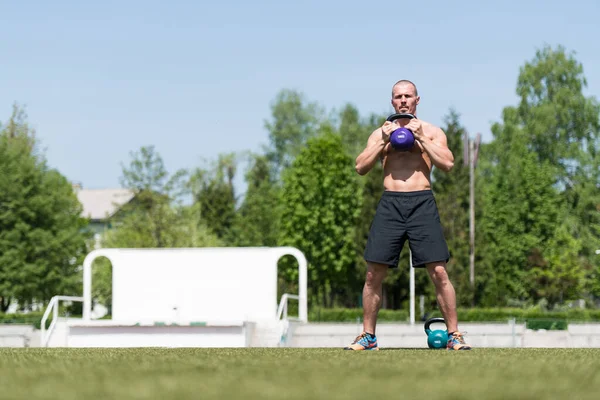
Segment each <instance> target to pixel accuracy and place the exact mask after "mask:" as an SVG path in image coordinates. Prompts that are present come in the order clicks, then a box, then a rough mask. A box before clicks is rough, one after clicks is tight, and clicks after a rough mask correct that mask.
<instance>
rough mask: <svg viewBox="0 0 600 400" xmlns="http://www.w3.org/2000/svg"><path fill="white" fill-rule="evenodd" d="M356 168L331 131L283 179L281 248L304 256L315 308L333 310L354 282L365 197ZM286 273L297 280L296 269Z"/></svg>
mask: <svg viewBox="0 0 600 400" xmlns="http://www.w3.org/2000/svg"><path fill="white" fill-rule="evenodd" d="M352 163H353V160H352V158H351V157H350V156H349V155H348V154H346V153H345V152H344V150H343V146H342V138H341V137H340V136H339V135H336V134H334V133H332V132H330V131H329V130H325V131H324V132H322V134H320V135H319V136H317V137H315V138H311V139H309V140H308V142H307V144H306V147H305V148H304V149H303V150H302V151H301V152H300V154H299V155H298V157H296V159H295V160H294V162H293V164H292V166H291V167H290V168H289V169H288V170H286V171H285V174H284V176H283V192H282V198H281V201H282V207H283V212H282V217H281V230H280V235H281V239H280V245H284V246H286V245H287V246H294V247H297V248H298V249H300V250H301V251H303V252H304V254H305V256H306V258H307V261H308V263H309V271H308V286H309V292H310V301H311V303H312V302H315V301H317V302H319V304H324V305H329V306H333V305H334V304H336V301H335V299H336V297H337V296H340V295H342V296H343V295H344V294H345V292H346V290H347V288H348V287H349V285H350V284H351V283H352V282H351V281H352V279H353V277H354V273H353V272H354V271H353V268H354V265H355V262H356V257H355V251H356V249H355V247H354V243H353V240H354V229H355V223H356V219H357V217H358V214H359V212H360V206H361V204H360V200H361V197H360V187H359V185H358V181H357V178H356V174H355V173H354V171H353V169H352ZM284 270H285V271H286V272H285V276H286V278H287V279H288V282H294V281H296V280H297V275H296V268H295V266H293V267H292V266H289V265H287V266H286V267H284ZM319 300H320V301H319Z"/></svg>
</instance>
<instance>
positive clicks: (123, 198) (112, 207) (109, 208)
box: [76, 189, 134, 220]
mask: <svg viewBox="0 0 600 400" xmlns="http://www.w3.org/2000/svg"><path fill="white" fill-rule="evenodd" d="M76 192H77V198H78V199H79V202H80V203H81V204H82V205H83V212H82V217H84V218H91V219H92V220H101V219H106V218H110V217H112V216H113V215H114V214H115V213H116V212H117V211H119V209H120V208H121V207H122V206H123V205H125V204H127V203H128V202H129V201H131V199H133V197H134V193H133V192H132V191H131V190H129V189H76Z"/></svg>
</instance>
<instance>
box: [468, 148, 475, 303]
mask: <svg viewBox="0 0 600 400" xmlns="http://www.w3.org/2000/svg"><path fill="white" fill-rule="evenodd" d="M469 203H470V204H469V240H470V253H469V263H470V282H471V290H472V291H473V294H475V143H474V142H473V141H470V142H469Z"/></svg>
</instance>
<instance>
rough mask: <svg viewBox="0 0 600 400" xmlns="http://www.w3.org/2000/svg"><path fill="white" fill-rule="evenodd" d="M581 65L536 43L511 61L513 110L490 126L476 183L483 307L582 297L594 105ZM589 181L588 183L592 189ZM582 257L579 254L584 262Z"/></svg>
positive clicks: (592, 192) (592, 214) (592, 211)
mask: <svg viewBox="0 0 600 400" xmlns="http://www.w3.org/2000/svg"><path fill="white" fill-rule="evenodd" d="M585 84H586V83H585V78H584V77H583V75H582V67H581V65H580V64H579V63H578V62H577V61H576V60H575V59H574V58H573V56H572V55H568V54H566V53H565V51H564V49H563V48H560V47H559V48H558V49H556V50H553V49H551V48H549V47H545V48H543V49H542V50H540V51H538V52H537V53H536V56H535V58H534V59H533V60H532V61H531V62H528V63H526V64H525V65H524V67H523V68H521V74H520V75H519V81H518V86H517V93H518V94H519V96H520V98H521V102H520V104H519V105H518V107H507V108H505V109H504V112H503V119H504V122H503V124H494V125H493V127H492V132H493V134H494V142H493V143H491V144H490V145H489V146H487V147H486V151H485V152H484V153H483V154H484V162H483V165H482V168H481V169H482V172H481V174H480V175H478V176H479V177H480V179H482V180H483V181H484V182H485V187H484V189H483V196H484V205H483V215H482V219H483V224H482V226H483V230H484V233H483V235H482V236H483V243H484V249H485V250H484V252H485V255H486V257H485V258H486V259H485V260H484V261H483V265H484V266H485V268H487V269H488V271H492V270H493V273H488V277H489V280H488V282H486V283H487V285H486V288H485V289H484V290H485V292H486V293H484V294H483V295H482V297H483V299H484V300H483V303H484V304H502V303H501V302H502V299H504V301H506V300H508V299H510V298H515V299H517V298H518V299H527V298H529V299H532V300H534V301H538V300H540V299H545V300H546V301H548V302H549V303H550V304H554V303H557V302H562V301H563V300H567V299H572V298H573V297H581V296H583V293H582V291H583V289H584V287H585V285H586V283H585V281H586V279H585V276H586V274H588V275H589V274H593V273H594V272H595V269H594V267H593V264H594V261H592V260H590V257H591V256H592V251H593V250H592V248H593V247H594V246H596V245H597V244H598V238H599V235H598V233H599V229H598V228H599V227H600V225H599V224H598V222H599V217H598V212H597V210H598V204H600V198H599V197H598V194H597V187H598V185H599V184H600V181H599V180H598V177H599V175H598V168H597V166H598V165H599V164H598V156H597V154H596V153H597V150H596V149H595V148H594V146H590V144H593V143H596V144H597V143H598V132H599V128H598V127H599V122H598V117H599V114H600V108H599V107H598V105H597V102H596V100H595V99H591V98H585V97H584V96H583V94H582V89H583V88H584V87H585ZM594 188H596V189H594ZM586 260H587V261H586Z"/></svg>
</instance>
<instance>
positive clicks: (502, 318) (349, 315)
mask: <svg viewBox="0 0 600 400" xmlns="http://www.w3.org/2000/svg"><path fill="white" fill-rule="evenodd" d="M362 316H363V311H362V309H361V308H331V309H326V308H314V309H312V310H310V311H309V315H308V320H309V321H310V322H357V321H362ZM431 317H441V313H440V312H439V311H438V310H435V312H432V313H431V314H428V315H427V318H431ZM416 318H417V320H419V319H420V315H417V316H416ZM513 318H514V319H515V320H516V321H517V322H520V323H527V327H528V328H529V329H559V328H560V329H563V328H561V327H564V329H566V326H567V324H568V323H569V322H593V321H600V310H595V309H594V310H587V309H572V310H568V311H543V310H540V309H538V308H529V309H522V308H472V309H464V308H463V309H460V308H459V310H458V320H459V321H460V322H507V321H508V320H510V319H513ZM408 320H409V313H408V310H387V309H382V310H380V311H379V317H378V321H381V322H407V321H408ZM528 321H530V322H531V323H529V322H528ZM534 321H536V322H534ZM549 327H550V328H549Z"/></svg>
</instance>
